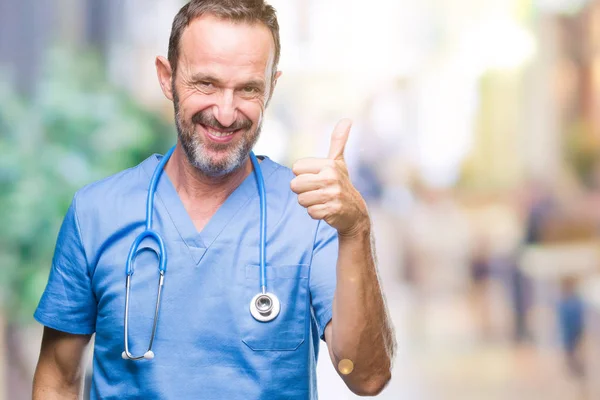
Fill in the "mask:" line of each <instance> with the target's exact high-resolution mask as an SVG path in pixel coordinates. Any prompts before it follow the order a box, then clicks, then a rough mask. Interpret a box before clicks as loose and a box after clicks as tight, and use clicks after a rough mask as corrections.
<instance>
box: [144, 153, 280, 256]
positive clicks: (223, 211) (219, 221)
mask: <svg viewBox="0 0 600 400" xmlns="http://www.w3.org/2000/svg"><path fill="white" fill-rule="evenodd" d="M162 157H163V156H162V155H160V154H153V155H152V156H151V157H149V158H148V159H147V160H146V162H144V163H143V169H144V171H145V172H146V174H147V175H148V182H149V180H150V179H151V177H152V174H153V173H154V170H155V169H156V167H157V165H158V163H159V162H160V160H161V159H162ZM260 158H261V162H260V164H259V165H260V169H261V171H262V174H263V178H264V180H265V183H266V181H267V179H268V178H269V177H270V176H271V175H272V174H273V172H275V170H277V168H278V167H279V166H278V165H277V164H276V163H275V162H273V161H271V159H269V158H268V157H265V156H260ZM255 197H256V198H257V197H258V185H257V182H256V176H255V174H254V171H252V172H251V173H250V174H249V175H248V176H247V177H246V179H244V181H242V183H241V184H240V185H239V186H238V187H237V188H236V189H235V190H234V191H233V192H232V193H231V194H230V195H229V197H227V199H226V200H225V202H224V203H223V204H222V205H221V206H220V207H219V208H218V209H217V211H216V212H215V213H214V214H213V216H212V217H211V218H210V220H209V221H208V223H207V224H206V225H205V226H204V228H203V229H202V231H201V232H198V230H197V229H196V226H195V225H194V222H193V221H192V219H191V218H190V216H189V214H188V212H187V210H186V209H185V206H184V205H183V202H182V201H181V198H180V197H179V194H178V193H177V190H176V189H175V186H174V185H173V183H172V182H171V180H170V178H169V176H168V175H167V174H166V173H164V172H163V174H162V175H161V177H160V180H159V182H158V186H157V189H156V198H157V199H158V201H160V202H161V203H162V205H163V206H164V208H165V209H166V211H167V214H168V215H169V218H170V219H171V221H172V223H173V225H174V226H175V229H176V230H177V232H178V233H179V235H180V237H181V239H182V240H183V242H184V243H185V245H186V246H187V247H188V248H189V250H190V253H191V256H192V259H193V260H194V262H195V263H196V264H198V263H200V261H201V260H202V257H203V256H204V254H205V253H206V250H207V249H208V248H209V247H210V246H211V245H212V243H213V242H214V241H215V239H216V238H217V237H218V236H219V234H220V233H221V232H222V231H223V229H225V227H226V226H227V224H228V223H229V222H230V221H231V220H232V219H233V217H234V216H235V215H236V213H237V212H238V211H239V210H241V209H242V206H243V205H244V204H246V203H247V202H248V201H249V200H250V199H252V198H255ZM257 201H258V200H257ZM257 229H258V228H257Z"/></svg>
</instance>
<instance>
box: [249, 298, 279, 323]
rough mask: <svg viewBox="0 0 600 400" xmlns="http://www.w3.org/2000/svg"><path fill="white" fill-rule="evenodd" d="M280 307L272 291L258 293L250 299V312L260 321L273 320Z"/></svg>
mask: <svg viewBox="0 0 600 400" xmlns="http://www.w3.org/2000/svg"><path fill="white" fill-rule="evenodd" d="M280 309H281V305H280V304H279V299H278V298H277V296H275V295H274V294H273V293H258V294H257V295H256V296H254V297H253V298H252V301H250V314H252V316H253V317H254V319H255V320H257V321H260V322H269V321H272V320H274V319H275V318H276V317H277V315H279V310H280Z"/></svg>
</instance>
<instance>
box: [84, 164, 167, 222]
mask: <svg viewBox="0 0 600 400" xmlns="http://www.w3.org/2000/svg"><path fill="white" fill-rule="evenodd" d="M157 160H158V158H157V155H156V154H153V155H151V156H150V157H148V158H147V159H145V160H144V161H142V162H141V163H140V164H138V165H136V166H134V167H131V168H128V169H126V170H123V171H120V172H118V173H116V174H113V175H111V176H108V177H106V178H104V179H101V180H98V181H95V182H93V183H90V184H88V185H86V186H84V187H83V188H81V189H80V190H78V191H77V192H76V193H75V196H74V199H73V205H74V207H75V210H76V212H77V214H82V213H84V214H85V213H89V212H93V211H99V210H102V209H107V210H110V209H112V208H113V207H116V206H118V204H123V203H122V202H123V201H124V200H128V199H132V198H134V197H136V195H140V194H141V195H144V193H145V191H146V190H147V189H148V182H149V180H150V175H148V173H149V172H148V170H149V169H152V168H153V166H152V165H153V164H156V163H157ZM150 173H151V171H150Z"/></svg>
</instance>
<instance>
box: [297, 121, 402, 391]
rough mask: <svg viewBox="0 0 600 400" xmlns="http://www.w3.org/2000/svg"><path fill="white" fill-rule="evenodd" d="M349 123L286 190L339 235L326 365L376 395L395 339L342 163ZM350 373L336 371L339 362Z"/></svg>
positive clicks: (365, 219)
mask: <svg viewBox="0 0 600 400" xmlns="http://www.w3.org/2000/svg"><path fill="white" fill-rule="evenodd" d="M350 125H351V124H350V123H349V121H341V122H340V123H339V124H338V126H337V127H336V129H335V131H334V133H333V135H332V139H331V147H330V151H329V157H328V158H327V159H317V158H312V159H304V160H300V161H298V162H296V163H295V164H294V167H293V171H294V173H295V174H296V178H294V180H292V182H291V189H292V190H293V191H294V192H295V193H297V194H298V202H299V203H300V204H301V205H302V206H304V207H306V208H307V210H308V214H309V215H310V216H311V217H312V218H314V219H318V220H324V221H325V222H327V223H328V224H329V225H330V226H331V227H333V228H335V229H336V230H337V232H338V242H339V248H338V257H337V266H336V290H335V294H334V299H333V316H332V320H331V322H330V323H329V324H328V325H327V327H326V328H325V340H326V342H327V345H328V349H329V354H330V356H331V360H332V362H333V364H334V366H335V367H336V369H337V370H338V373H340V376H342V378H343V379H344V382H345V383H346V385H347V386H348V387H349V388H350V390H352V391H353V392H354V393H356V394H359V395H376V394H378V393H379V392H381V390H383V388H384V387H385V385H386V384H387V383H388V381H389V380H390V377H391V365H392V359H393V356H394V348H395V341H394V334H393V329H392V325H391V322H390V319H389V316H388V312H387V309H386V306H385V301H384V298H383V293H382V291H381V286H380V284H379V278H378V274H377V268H376V263H375V254H374V249H373V245H372V237H371V221H370V218H369V215H368V211H367V206H366V203H365V201H364V200H363V198H362V197H361V196H360V194H359V193H358V191H357V190H356V188H354V186H353V185H352V183H351V181H350V178H349V176H348V170H347V167H346V164H345V162H344V158H343V152H344V147H345V144H346V141H347V140H348V135H349V131H350ZM342 360H350V361H352V365H353V370H352V371H348V370H341V369H340V368H339V366H340V364H339V363H340V361H342Z"/></svg>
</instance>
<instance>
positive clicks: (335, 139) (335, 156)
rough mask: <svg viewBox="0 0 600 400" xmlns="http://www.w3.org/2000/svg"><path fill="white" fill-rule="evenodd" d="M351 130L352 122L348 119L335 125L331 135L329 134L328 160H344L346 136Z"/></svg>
mask: <svg viewBox="0 0 600 400" xmlns="http://www.w3.org/2000/svg"><path fill="white" fill-rule="evenodd" d="M350 128H352V121H351V120H349V119H348V118H344V119H342V120H341V121H340V122H338V123H337V125H336V126H335V129H334V130H333V133H332V134H331V144H330V145H329V156H328V157H327V158H329V159H330V160H341V159H343V158H344V149H345V148H346V143H348V136H349V135H350Z"/></svg>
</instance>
